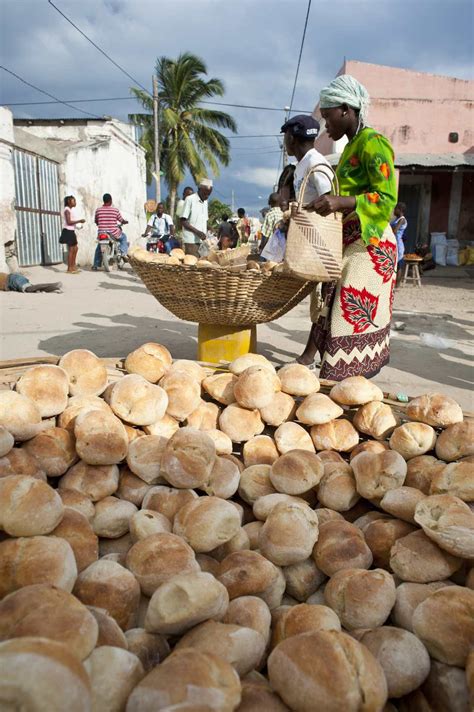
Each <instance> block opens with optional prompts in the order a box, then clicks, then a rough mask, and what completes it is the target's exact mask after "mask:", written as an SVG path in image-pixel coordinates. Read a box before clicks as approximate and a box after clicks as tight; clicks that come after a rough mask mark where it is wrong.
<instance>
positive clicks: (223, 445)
mask: <svg viewBox="0 0 474 712" xmlns="http://www.w3.org/2000/svg"><path fill="white" fill-rule="evenodd" d="M205 433H206V435H208V436H209V437H210V438H211V440H212V441H213V443H214V445H215V446H216V454H217V455H232V440H231V439H230V438H229V436H228V435H226V434H225V433H223V432H222V430H218V429H217V428H215V429H214V430H206V431H205Z"/></svg>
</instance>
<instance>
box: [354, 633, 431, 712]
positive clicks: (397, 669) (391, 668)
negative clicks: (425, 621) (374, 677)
mask: <svg viewBox="0 0 474 712" xmlns="http://www.w3.org/2000/svg"><path fill="white" fill-rule="evenodd" d="M357 640H359V642H361V643H363V645H365V646H366V647H367V648H368V649H369V650H370V652H371V653H372V655H374V657H375V658H376V660H378V662H379V663H380V665H381V666H382V668H383V671H384V674H385V678H386V680H387V688H388V696H389V697H390V698H394V697H395V698H398V697H404V696H405V695H408V694H409V693H410V692H413V690H416V689H417V688H418V687H420V685H422V684H423V682H424V681H425V680H426V678H427V677H428V674H429V671H430V656H429V655H428V652H427V650H426V648H425V646H424V645H423V643H422V642H421V641H420V640H418V638H417V637H416V636H415V635H413V633H410V632H409V631H407V630H400V629H399V628H394V627H393V626H389V625H387V626H381V627H380V628H374V629H373V630H365V631H362V632H361V634H360V635H358V636H357Z"/></svg>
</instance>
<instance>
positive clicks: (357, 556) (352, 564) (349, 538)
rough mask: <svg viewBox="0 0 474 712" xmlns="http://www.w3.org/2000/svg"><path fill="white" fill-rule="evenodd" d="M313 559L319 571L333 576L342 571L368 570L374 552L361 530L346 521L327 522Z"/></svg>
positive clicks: (320, 533) (321, 529)
mask: <svg viewBox="0 0 474 712" xmlns="http://www.w3.org/2000/svg"><path fill="white" fill-rule="evenodd" d="M313 558H314V561H315V562H316V566H317V567H318V569H320V570H321V571H323V572H324V573H325V574H326V575H327V576H333V575H334V574H335V573H336V572H337V571H340V570H341V569H355V568H357V569H368V568H369V567H370V566H371V564H372V552H371V551H370V549H369V547H368V546H367V544H366V543H365V539H364V535H363V533H362V532H361V530H360V529H359V528H358V527H356V526H355V524H350V522H346V521H345V520H344V519H335V520H333V521H329V522H326V524H323V525H322V526H321V528H320V530H319V537H318V540H317V542H316V546H315V547H314V552H313Z"/></svg>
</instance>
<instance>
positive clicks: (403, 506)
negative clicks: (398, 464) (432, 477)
mask: <svg viewBox="0 0 474 712" xmlns="http://www.w3.org/2000/svg"><path fill="white" fill-rule="evenodd" d="M423 499H425V495H424V494H423V492H420V490H417V489H415V488H414V487H396V488H395V489H392V490H389V491H388V492H386V493H385V494H384V496H383V497H382V499H381V500H380V507H381V508H382V509H383V510H384V511H385V512H388V513H389V514H392V515H393V516H394V517H398V518H399V519H403V520H404V521H405V522H410V523H411V524H414V523H415V508H416V506H417V505H418V503H419V502H420V501H421V500H423Z"/></svg>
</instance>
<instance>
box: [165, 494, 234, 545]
mask: <svg viewBox="0 0 474 712" xmlns="http://www.w3.org/2000/svg"><path fill="white" fill-rule="evenodd" d="M239 529H240V517H239V513H238V511H237V510H236V509H235V507H234V506H233V505H232V504H231V503H230V502H227V501H226V500H225V499H221V498H220V497H199V498H198V499H195V500H193V501H192V502H190V503H189V504H186V505H185V506H184V507H182V508H181V509H180V510H179V512H178V513H177V514H176V516H175V518H174V522H173V532H174V533H175V534H177V535H178V536H180V537H182V538H183V539H184V541H186V542H187V543H188V544H189V545H190V546H191V547H192V548H193V549H194V551H196V552H199V553H204V554H205V553H207V552H209V551H212V550H213V549H215V548H216V547H217V546H219V545H220V544H224V543H225V542H226V541H229V539H232V537H233V536H235V534H237V532H238V531H239Z"/></svg>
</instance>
